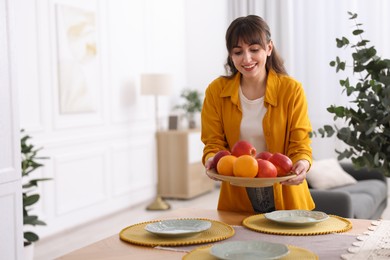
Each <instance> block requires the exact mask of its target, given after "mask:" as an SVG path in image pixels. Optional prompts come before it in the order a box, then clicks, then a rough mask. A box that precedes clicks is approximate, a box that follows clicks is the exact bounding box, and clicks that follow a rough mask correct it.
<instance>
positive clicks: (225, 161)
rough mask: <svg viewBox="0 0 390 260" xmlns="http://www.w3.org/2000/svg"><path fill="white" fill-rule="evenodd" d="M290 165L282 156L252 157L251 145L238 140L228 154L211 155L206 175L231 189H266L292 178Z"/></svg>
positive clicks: (253, 149) (254, 154) (267, 153)
mask: <svg viewBox="0 0 390 260" xmlns="http://www.w3.org/2000/svg"><path fill="white" fill-rule="evenodd" d="M292 165H293V164H292V161H291V159H290V158H289V157H288V156H286V155H284V154H282V153H270V152H266V151H262V152H259V153H256V149H255V148H254V147H253V145H252V144H251V143H249V142H247V141H244V140H241V141H238V142H237V143H236V144H235V145H234V146H233V147H232V150H231V152H230V151H228V150H221V151H219V152H217V153H216V154H215V156H214V158H213V161H212V163H211V166H210V169H209V170H207V175H209V176H210V177H211V178H214V179H217V180H221V181H227V182H229V183H230V184H231V185H235V186H242V187H267V186H272V185H273V184H274V183H279V182H282V181H285V180H288V179H291V178H294V177H295V176H296V175H295V174H293V173H292V172H291V169H292Z"/></svg>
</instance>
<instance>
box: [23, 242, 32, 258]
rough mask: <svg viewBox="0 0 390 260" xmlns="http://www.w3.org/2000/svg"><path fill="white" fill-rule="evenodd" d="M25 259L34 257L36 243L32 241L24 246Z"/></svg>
mask: <svg viewBox="0 0 390 260" xmlns="http://www.w3.org/2000/svg"><path fill="white" fill-rule="evenodd" d="M23 255H24V258H23V259H24V260H33V259H34V243H31V244H29V245H27V246H24V248H23Z"/></svg>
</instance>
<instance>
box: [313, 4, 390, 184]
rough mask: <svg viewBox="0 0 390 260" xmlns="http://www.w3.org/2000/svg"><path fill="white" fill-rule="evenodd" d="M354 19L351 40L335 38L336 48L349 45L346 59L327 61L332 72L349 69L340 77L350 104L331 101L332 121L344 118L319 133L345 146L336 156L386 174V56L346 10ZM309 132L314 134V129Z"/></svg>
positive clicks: (389, 149) (389, 72) (389, 122)
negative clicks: (380, 53) (349, 53)
mask: <svg viewBox="0 0 390 260" xmlns="http://www.w3.org/2000/svg"><path fill="white" fill-rule="evenodd" d="M348 14H349V16H350V17H349V19H351V20H352V21H354V27H353V30H352V35H353V37H354V39H355V40H354V43H352V42H350V40H349V39H348V38H347V37H342V38H341V39H339V38H336V44H337V47H338V48H344V49H346V48H351V49H352V60H349V63H348V62H347V61H346V60H343V59H342V58H340V57H338V56H337V57H336V58H335V60H333V61H331V62H330V66H332V67H335V69H336V73H339V72H340V71H346V70H350V71H351V72H352V73H350V74H349V75H350V76H351V77H352V78H350V77H346V78H345V79H342V80H340V86H341V87H342V93H344V94H346V95H347V96H348V98H349V99H350V102H351V103H350V105H349V106H348V105H331V106H330V107H328V108H327V111H328V112H330V113H331V114H333V115H334V117H333V121H335V122H336V121H337V120H340V119H341V120H344V124H343V126H342V127H337V126H336V124H333V125H324V126H323V127H321V128H319V129H318V133H319V134H320V135H321V137H331V136H333V135H334V134H336V136H337V138H338V139H340V140H341V141H343V142H344V143H345V144H346V145H347V146H346V147H347V148H345V149H344V150H343V151H338V150H336V152H337V154H338V159H339V160H342V159H344V158H350V159H351V161H352V163H353V164H354V165H355V166H356V167H357V168H363V167H367V168H369V169H378V170H379V171H381V172H382V173H383V174H384V175H385V176H390V60H389V59H383V58H381V57H379V56H378V55H377V51H376V49H375V47H374V46H369V42H370V41H369V40H367V39H364V38H363V33H364V30H362V24H360V23H358V22H357V19H356V18H357V14H356V13H351V12H348ZM312 134H313V135H315V136H316V135H317V134H316V132H315V131H314V132H313V133H312Z"/></svg>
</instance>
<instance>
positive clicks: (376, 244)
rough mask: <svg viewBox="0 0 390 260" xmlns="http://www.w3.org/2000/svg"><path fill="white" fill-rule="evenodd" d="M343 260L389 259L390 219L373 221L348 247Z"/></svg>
mask: <svg viewBox="0 0 390 260" xmlns="http://www.w3.org/2000/svg"><path fill="white" fill-rule="evenodd" d="M348 252H349V253H347V254H343V255H342V256H341V258H342V259H344V260H352V259H353V260H374V259H375V260H382V259H387V260H388V259H390V220H379V221H373V222H372V226H371V227H369V228H368V230H367V231H366V232H364V233H363V234H362V235H360V236H357V238H356V241H355V242H353V243H352V245H351V246H350V247H349V248H348Z"/></svg>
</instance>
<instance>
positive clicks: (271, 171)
mask: <svg viewBox="0 0 390 260" xmlns="http://www.w3.org/2000/svg"><path fill="white" fill-rule="evenodd" d="M257 165H258V168H259V169H258V171H257V175H256V177H257V178H275V177H277V175H278V170H277V169H276V167H275V165H274V164H273V163H271V162H270V161H267V160H263V159H257Z"/></svg>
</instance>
